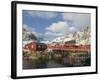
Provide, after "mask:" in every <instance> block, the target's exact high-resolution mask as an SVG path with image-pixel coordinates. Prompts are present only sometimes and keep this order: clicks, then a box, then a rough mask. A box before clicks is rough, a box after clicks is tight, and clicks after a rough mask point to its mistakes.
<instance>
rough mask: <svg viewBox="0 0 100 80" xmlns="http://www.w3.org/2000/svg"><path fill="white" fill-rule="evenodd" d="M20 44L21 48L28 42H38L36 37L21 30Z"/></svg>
mask: <svg viewBox="0 0 100 80" xmlns="http://www.w3.org/2000/svg"><path fill="white" fill-rule="evenodd" d="M22 42H23V46H24V45H25V44H27V43H30V42H38V39H37V38H36V36H35V35H34V34H33V33H32V32H29V31H27V30H26V29H25V28H23V29H22Z"/></svg>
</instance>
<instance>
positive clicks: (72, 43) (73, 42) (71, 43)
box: [65, 40, 76, 45]
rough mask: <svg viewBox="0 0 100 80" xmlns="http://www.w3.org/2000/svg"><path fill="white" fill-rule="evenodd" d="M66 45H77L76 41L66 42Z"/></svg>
mask: <svg viewBox="0 0 100 80" xmlns="http://www.w3.org/2000/svg"><path fill="white" fill-rule="evenodd" d="M65 44H68V45H74V44H76V41H75V40H70V41H66V42H65Z"/></svg>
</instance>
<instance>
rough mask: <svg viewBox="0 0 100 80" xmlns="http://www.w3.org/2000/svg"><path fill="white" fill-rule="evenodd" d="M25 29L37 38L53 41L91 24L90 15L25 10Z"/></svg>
mask: <svg viewBox="0 0 100 80" xmlns="http://www.w3.org/2000/svg"><path fill="white" fill-rule="evenodd" d="M22 15H23V27H24V28H26V29H27V30H28V31H30V32H32V33H33V34H34V35H35V36H36V37H37V38H43V39H45V40H52V39H54V38H56V37H59V36H65V35H67V34H70V33H73V32H76V31H79V30H81V29H83V28H85V27H87V26H89V27H90V26H91V25H90V24H91V23H90V20H91V19H90V18H91V15H90V14H82V13H70V12H66V13H65V12H47V11H34V10H32V11H31V10H23V14H22Z"/></svg>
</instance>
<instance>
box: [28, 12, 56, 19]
mask: <svg viewBox="0 0 100 80" xmlns="http://www.w3.org/2000/svg"><path fill="white" fill-rule="evenodd" d="M27 12H28V14H30V15H31V16H37V17H40V18H45V19H51V18H54V17H56V16H57V13H56V12H47V11H44V12H43V11H27Z"/></svg>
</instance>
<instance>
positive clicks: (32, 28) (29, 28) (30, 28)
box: [23, 24, 42, 37]
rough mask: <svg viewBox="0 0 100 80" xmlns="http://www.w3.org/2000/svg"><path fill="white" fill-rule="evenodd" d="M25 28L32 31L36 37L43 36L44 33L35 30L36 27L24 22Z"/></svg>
mask: <svg viewBox="0 0 100 80" xmlns="http://www.w3.org/2000/svg"><path fill="white" fill-rule="evenodd" d="M23 28H25V29H26V30H27V31H29V32H32V33H33V34H34V35H35V36H36V37H39V36H41V35H42V34H40V33H38V32H36V31H35V29H34V27H30V26H28V25H26V24H23Z"/></svg>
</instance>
